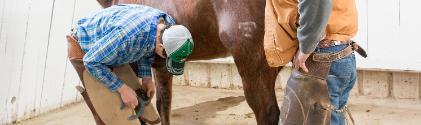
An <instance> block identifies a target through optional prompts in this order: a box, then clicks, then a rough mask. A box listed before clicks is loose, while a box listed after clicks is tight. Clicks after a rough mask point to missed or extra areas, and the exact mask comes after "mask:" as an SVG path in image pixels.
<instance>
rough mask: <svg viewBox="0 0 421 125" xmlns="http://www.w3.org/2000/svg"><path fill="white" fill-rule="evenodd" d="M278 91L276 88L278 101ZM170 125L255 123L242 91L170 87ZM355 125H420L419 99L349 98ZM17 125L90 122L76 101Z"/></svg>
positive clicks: (240, 124) (56, 124) (87, 115)
mask: <svg viewBox="0 0 421 125" xmlns="http://www.w3.org/2000/svg"><path fill="white" fill-rule="evenodd" d="M282 93H283V92H282V91H281V90H277V96H278V104H281V103H282V98H281V97H282ZM173 94H174V96H173V105H172V119H171V122H172V124H173V125H255V124H256V121H255V119H254V114H253V112H252V111H251V109H250V108H249V107H248V105H247V103H246V101H245V98H244V94H243V91H242V90H224V89H212V88H194V87H185V86H174V92H173ZM350 109H351V110H352V113H353V116H354V119H355V121H356V124H357V125H420V123H421V101H418V100H392V99H372V98H366V97H354V98H351V100H350ZM17 125H94V120H93V118H92V116H91V114H90V111H89V109H88V107H87V106H86V105H85V104H84V103H83V102H82V103H76V104H72V105H69V106H66V107H64V108H61V109H58V110H55V111H52V112H49V113H46V114H43V115H41V116H38V117H36V118H32V119H29V120H25V121H22V122H20V123H17Z"/></svg>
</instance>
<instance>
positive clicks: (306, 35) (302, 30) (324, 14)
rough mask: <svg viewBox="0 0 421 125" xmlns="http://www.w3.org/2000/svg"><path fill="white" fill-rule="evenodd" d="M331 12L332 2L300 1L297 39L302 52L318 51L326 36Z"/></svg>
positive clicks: (329, 0)
mask: <svg viewBox="0 0 421 125" xmlns="http://www.w3.org/2000/svg"><path fill="white" fill-rule="evenodd" d="M331 11H332V3H331V0H299V3H298V12H299V14H300V17H299V25H300V26H299V27H298V31H297V37H298V41H299V48H300V51H301V52H303V53H306V54H309V53H312V52H313V51H314V50H315V49H316V47H317V44H318V43H319V42H320V40H322V38H323V36H324V30H325V28H326V25H327V22H328V20H329V16H330V13H331Z"/></svg>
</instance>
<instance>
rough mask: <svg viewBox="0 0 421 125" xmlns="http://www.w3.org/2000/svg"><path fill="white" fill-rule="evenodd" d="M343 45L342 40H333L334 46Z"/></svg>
mask: <svg viewBox="0 0 421 125" xmlns="http://www.w3.org/2000/svg"><path fill="white" fill-rule="evenodd" d="M337 45H341V41H339V40H335V41H333V46H337Z"/></svg>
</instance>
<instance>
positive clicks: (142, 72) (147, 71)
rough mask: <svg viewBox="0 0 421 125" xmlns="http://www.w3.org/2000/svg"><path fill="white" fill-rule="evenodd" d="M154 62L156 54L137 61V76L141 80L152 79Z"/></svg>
mask: <svg viewBox="0 0 421 125" xmlns="http://www.w3.org/2000/svg"><path fill="white" fill-rule="evenodd" d="M153 60H154V54H151V55H150V56H147V57H144V58H141V59H140V60H138V61H137V66H138V70H137V74H138V77H140V78H151V77H152V72H151V69H152V66H151V65H152V62H153Z"/></svg>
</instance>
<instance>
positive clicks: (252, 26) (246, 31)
mask: <svg viewBox="0 0 421 125" xmlns="http://www.w3.org/2000/svg"><path fill="white" fill-rule="evenodd" d="M256 28H257V26H256V22H252V21H248V22H240V23H238V29H239V30H240V31H242V33H243V35H244V37H247V38H252V37H253V33H254V32H255V30H256Z"/></svg>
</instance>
